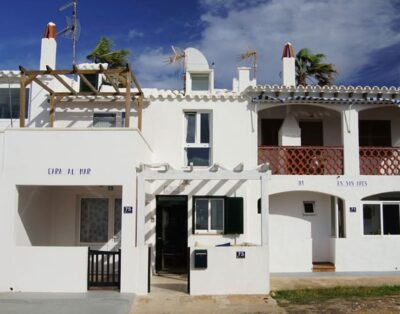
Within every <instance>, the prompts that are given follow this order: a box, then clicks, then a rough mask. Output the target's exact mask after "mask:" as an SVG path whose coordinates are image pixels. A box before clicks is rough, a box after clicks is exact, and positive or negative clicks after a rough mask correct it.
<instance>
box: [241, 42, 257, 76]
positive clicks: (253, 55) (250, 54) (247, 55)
mask: <svg viewBox="0 0 400 314" xmlns="http://www.w3.org/2000/svg"><path fill="white" fill-rule="evenodd" d="M247 59H252V60H253V62H252V64H251V68H252V69H253V78H257V51H255V50H254V49H252V48H249V49H247V50H246V52H244V53H242V54H241V55H240V56H239V61H244V60H247Z"/></svg>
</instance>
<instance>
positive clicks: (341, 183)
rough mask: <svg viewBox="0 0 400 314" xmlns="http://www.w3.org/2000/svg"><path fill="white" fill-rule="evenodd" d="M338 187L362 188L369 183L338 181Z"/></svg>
mask: <svg viewBox="0 0 400 314" xmlns="http://www.w3.org/2000/svg"><path fill="white" fill-rule="evenodd" d="M336 186H337V187H343V188H362V187H367V186H368V181H358V180H337V181H336Z"/></svg>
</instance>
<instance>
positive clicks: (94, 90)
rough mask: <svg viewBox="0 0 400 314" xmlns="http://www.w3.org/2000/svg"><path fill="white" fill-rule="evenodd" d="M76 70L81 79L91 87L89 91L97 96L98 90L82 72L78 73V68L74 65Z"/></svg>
mask: <svg viewBox="0 0 400 314" xmlns="http://www.w3.org/2000/svg"><path fill="white" fill-rule="evenodd" d="M74 70H76V73H77V74H78V75H79V77H80V79H81V80H82V81H84V82H85V84H86V85H87V87H89V89H90V90H91V91H92V92H93V94H95V95H97V94H98V93H99V91H98V90H97V88H95V87H94V86H93V85H92V83H90V82H89V80H88V79H87V78H86V76H85V75H84V74H82V73H81V72H80V71H78V68H77V66H76V65H74Z"/></svg>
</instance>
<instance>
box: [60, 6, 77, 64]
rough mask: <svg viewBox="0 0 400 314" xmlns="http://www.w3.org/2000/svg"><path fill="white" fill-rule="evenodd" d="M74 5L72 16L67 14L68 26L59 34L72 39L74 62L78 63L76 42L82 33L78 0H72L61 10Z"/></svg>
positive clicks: (61, 9)
mask: <svg viewBox="0 0 400 314" xmlns="http://www.w3.org/2000/svg"><path fill="white" fill-rule="evenodd" d="M69 7H72V17H69V16H67V17H66V20H67V27H66V28H64V29H63V30H62V31H61V32H59V33H58V34H57V35H58V36H62V37H65V38H69V39H72V64H73V65H75V64H76V42H77V41H78V40H79V36H80V33H81V25H80V23H79V20H78V14H77V12H78V11H77V8H78V0H72V2H69V3H66V4H65V5H63V6H62V7H61V8H60V9H59V11H64V10H65V9H67V8H69Z"/></svg>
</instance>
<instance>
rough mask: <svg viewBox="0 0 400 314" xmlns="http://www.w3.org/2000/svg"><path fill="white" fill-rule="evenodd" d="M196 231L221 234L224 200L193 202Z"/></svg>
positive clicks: (201, 199)
mask: <svg viewBox="0 0 400 314" xmlns="http://www.w3.org/2000/svg"><path fill="white" fill-rule="evenodd" d="M195 227H196V231H200V232H201V231H205V232H214V233H222V232H223V230H224V199H223V198H197V199H196V200H195Z"/></svg>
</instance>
